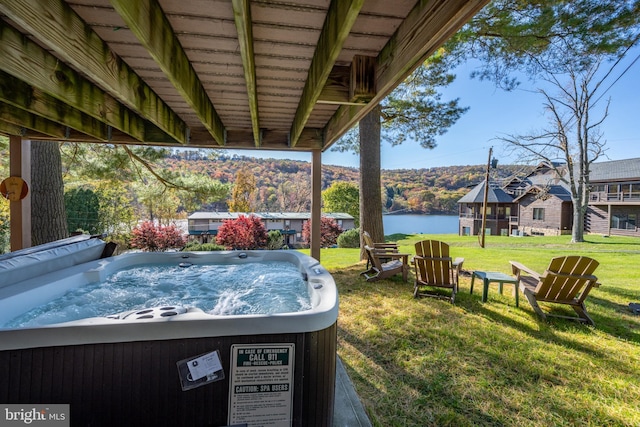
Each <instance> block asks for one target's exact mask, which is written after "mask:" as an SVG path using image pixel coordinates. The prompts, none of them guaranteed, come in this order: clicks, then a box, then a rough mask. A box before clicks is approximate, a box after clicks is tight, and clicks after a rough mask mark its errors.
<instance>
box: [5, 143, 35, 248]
mask: <svg viewBox="0 0 640 427" xmlns="http://www.w3.org/2000/svg"><path fill="white" fill-rule="evenodd" d="M9 175H10V176H17V177H20V178H22V179H24V180H25V182H26V183H27V185H28V186H29V187H31V141H28V140H25V141H23V140H22V138H21V137H20V136H15V135H12V136H10V137H9ZM9 203H10V204H11V205H10V207H9V218H10V221H11V228H10V233H11V238H10V243H11V251H12V252H13V251H17V250H18V249H23V248H28V247H30V246H31V191H29V193H28V194H27V197H25V198H24V199H22V200H18V201H12V202H9Z"/></svg>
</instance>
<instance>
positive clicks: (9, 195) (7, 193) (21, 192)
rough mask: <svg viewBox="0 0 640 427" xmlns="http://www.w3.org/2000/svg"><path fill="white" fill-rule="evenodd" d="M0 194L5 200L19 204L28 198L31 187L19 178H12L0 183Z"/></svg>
mask: <svg viewBox="0 0 640 427" xmlns="http://www.w3.org/2000/svg"><path fill="white" fill-rule="evenodd" d="M0 193H1V194H2V197H4V198H5V199H9V200H11V201H12V202H17V201H20V200H22V199H24V198H25V197H27V194H28V193H29V186H28V185H27V183H26V182H25V181H24V179H22V178H20V177H19V176H10V177H9V178H6V179H5V180H4V181H2V183H0Z"/></svg>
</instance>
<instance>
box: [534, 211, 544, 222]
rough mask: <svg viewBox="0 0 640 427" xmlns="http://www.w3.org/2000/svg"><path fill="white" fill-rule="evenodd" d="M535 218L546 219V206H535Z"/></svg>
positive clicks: (538, 219)
mask: <svg viewBox="0 0 640 427" xmlns="http://www.w3.org/2000/svg"><path fill="white" fill-rule="evenodd" d="M533 219H534V220H537V221H544V208H533Z"/></svg>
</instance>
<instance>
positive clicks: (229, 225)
mask: <svg viewBox="0 0 640 427" xmlns="http://www.w3.org/2000/svg"><path fill="white" fill-rule="evenodd" d="M216 243H218V244H219V245H223V246H224V247H225V248H227V249H260V248H264V247H265V246H266V245H267V230H266V229H265V228H264V224H263V223H262V221H261V220H260V218H258V217H257V216H254V215H250V216H245V215H240V216H239V217H238V218H237V219H228V220H226V221H224V222H223V223H222V225H221V226H220V228H219V229H218V235H217V236H216Z"/></svg>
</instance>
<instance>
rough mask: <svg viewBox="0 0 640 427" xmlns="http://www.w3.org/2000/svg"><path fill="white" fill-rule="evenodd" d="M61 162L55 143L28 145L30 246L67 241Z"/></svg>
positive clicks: (67, 232) (57, 145)
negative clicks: (29, 167)
mask: <svg viewBox="0 0 640 427" xmlns="http://www.w3.org/2000/svg"><path fill="white" fill-rule="evenodd" d="M61 171H62V162H61V159H60V148H59V144H58V143H57V142H50V141H34V142H32V143H31V188H30V191H31V244H32V245H33V246H36V245H42V244H44V243H48V242H53V241H55V240H60V239H64V238H66V237H69V231H68V228H67V215H66V214H65V209H64V184H63V181H62V173H61Z"/></svg>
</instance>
